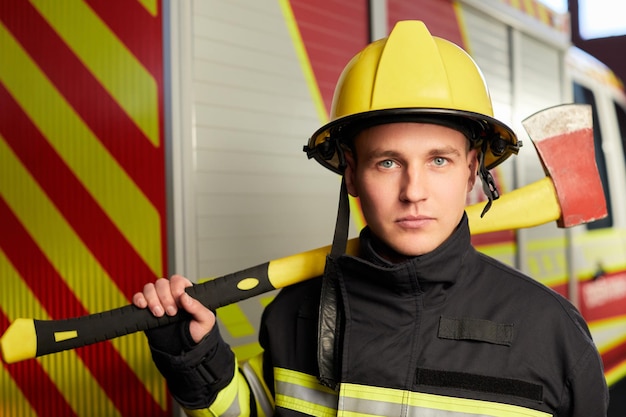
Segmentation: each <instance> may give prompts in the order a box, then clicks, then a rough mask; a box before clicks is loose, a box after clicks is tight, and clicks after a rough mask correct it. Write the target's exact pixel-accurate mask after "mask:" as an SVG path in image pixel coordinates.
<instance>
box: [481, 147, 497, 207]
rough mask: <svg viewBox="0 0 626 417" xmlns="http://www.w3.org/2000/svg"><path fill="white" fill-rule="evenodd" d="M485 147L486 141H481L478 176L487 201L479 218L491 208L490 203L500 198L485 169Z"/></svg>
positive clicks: (494, 183) (492, 180)
mask: <svg viewBox="0 0 626 417" xmlns="http://www.w3.org/2000/svg"><path fill="white" fill-rule="evenodd" d="M487 145H488V144H487V141H483V143H482V146H481V152H480V156H479V160H478V175H479V176H480V181H481V182H482V186H483V192H484V193H485V195H486V196H487V200H488V201H487V205H485V208H483V211H482V213H480V217H481V218H482V217H483V216H484V215H485V213H487V212H488V211H489V209H490V208H491V203H492V201H493V200H497V199H498V198H500V193H499V192H498V188H497V187H496V182H495V181H494V179H493V177H492V176H491V173H490V172H489V171H488V170H487V168H485V154H486V153H487Z"/></svg>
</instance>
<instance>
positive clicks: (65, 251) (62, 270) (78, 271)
mask: <svg viewBox="0 0 626 417" xmlns="http://www.w3.org/2000/svg"><path fill="white" fill-rule="evenodd" d="M0 161H2V164H0V196H1V197H2V198H4V199H5V201H6V202H7V204H8V205H9V207H11V210H12V211H13V213H15V215H16V216H17V217H18V218H19V220H20V222H21V223H22V225H23V226H24V227H25V228H26V230H27V231H28V233H29V234H30V236H31V237H32V238H33V240H34V241H35V242H36V243H37V245H38V246H39V248H40V249H41V250H42V251H43V252H44V253H45V255H46V257H47V258H48V260H49V261H50V263H51V264H52V265H54V267H55V268H56V270H57V271H58V272H59V274H60V275H61V276H62V277H63V279H64V280H65V282H66V283H67V285H68V286H69V287H70V288H71V290H72V292H73V293H74V294H75V295H76V297H77V298H78V299H79V300H80V302H81V304H82V305H83V306H85V308H86V309H87V310H88V311H91V312H99V311H105V310H110V309H112V308H116V307H119V306H122V305H125V304H128V300H127V299H126V297H125V296H124V295H123V294H122V293H121V292H120V291H119V289H118V288H117V286H116V285H115V283H114V282H113V280H111V277H110V276H108V274H107V273H106V271H104V270H103V269H102V267H101V266H100V264H99V263H98V261H97V260H96V259H95V258H94V257H93V256H92V254H91V253H90V252H89V250H88V249H87V248H86V247H85V245H83V243H82V242H81V240H80V238H79V237H78V236H76V234H75V233H74V231H73V230H72V229H71V227H70V226H69V225H68V224H67V222H66V221H65V219H64V218H63V216H62V215H61V214H60V213H59V212H58V211H57V209H56V207H55V206H54V205H53V204H52V202H51V201H50V200H49V199H48V197H47V196H46V195H45V193H44V192H43V190H41V188H40V187H39V185H38V184H37V183H36V182H35V180H34V179H33V178H32V177H31V175H30V173H29V172H28V171H26V170H25V169H24V167H23V166H22V165H21V164H20V162H19V160H18V159H17V157H16V156H15V154H14V153H13V152H12V150H11V149H10V148H9V147H8V146H7V145H6V142H5V140H4V138H3V137H2V135H0ZM0 276H2V277H3V278H2V280H0V282H4V279H5V278H4V276H3V275H0ZM3 294H11V296H12V294H13V293H11V292H6V291H5V292H4V293H3ZM22 299H23V298H22ZM14 300H20V298H18V297H16V298H15V299H13V298H8V299H7V302H8V303H10V304H13V305H15V304H18V303H15V301H14ZM3 305H9V304H3ZM3 308H6V307H3ZM22 317H41V314H35V315H33V314H26V315H22ZM112 342H113V343H112V344H113V346H114V347H115V349H116V350H117V351H118V352H119V353H120V355H121V356H122V358H124V360H125V361H126V362H127V363H128V365H129V366H130V367H131V369H133V371H134V372H135V373H136V374H137V376H138V378H139V379H140V380H141V381H142V383H143V384H144V385H145V386H146V388H147V389H148V390H149V391H150V392H151V395H152V396H153V397H154V398H155V401H157V402H158V403H159V404H160V405H161V406H162V407H163V409H165V408H166V402H167V399H166V397H167V396H166V394H165V388H164V385H163V383H162V382H163V381H162V379H161V378H160V377H159V376H158V373H157V372H156V370H155V369H154V367H151V366H147V364H149V362H150V351H149V349H148V346H147V344H146V343H145V339H144V338H143V334H141V333H134V334H132V335H129V336H126V337H123V338H118V339H114V340H113V341H112ZM76 386H80V385H79V384H77V385H76ZM81 396H82V395H81Z"/></svg>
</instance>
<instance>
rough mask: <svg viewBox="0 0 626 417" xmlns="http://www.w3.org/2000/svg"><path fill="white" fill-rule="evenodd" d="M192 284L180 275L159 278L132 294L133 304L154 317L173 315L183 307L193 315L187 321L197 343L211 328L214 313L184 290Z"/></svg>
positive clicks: (213, 321) (213, 323)
mask: <svg viewBox="0 0 626 417" xmlns="http://www.w3.org/2000/svg"><path fill="white" fill-rule="evenodd" d="M192 285H193V284H192V283H191V281H190V280H188V279H187V278H185V277H183V276H182V275H172V277H171V278H170V279H169V280H168V279H165V278H159V279H158V280H156V281H155V282H154V283H148V284H146V285H145V286H144V287H143V291H142V292H138V293H136V294H135V295H133V304H134V305H135V306H136V307H139V308H148V309H150V311H151V312H152V314H153V315H154V316H156V317H162V316H163V315H164V314H167V315H168V316H173V315H175V314H176V313H177V312H178V309H179V308H182V309H184V310H185V311H186V312H187V313H189V314H190V315H191V316H192V317H193V320H191V322H190V323H189V332H190V333H191V337H192V339H193V340H194V342H196V343H198V342H200V340H202V338H203V337H204V336H206V335H207V334H208V333H209V332H210V331H211V330H212V329H213V326H214V325H215V314H213V312H212V311H211V310H209V309H208V308H206V307H205V306H203V305H202V304H201V303H200V302H199V301H198V300H196V299H194V298H193V297H191V296H190V295H189V294H187V293H186V292H185V288H187V287H190V286H192Z"/></svg>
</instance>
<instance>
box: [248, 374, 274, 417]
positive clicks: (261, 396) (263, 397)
mask: <svg viewBox="0 0 626 417" xmlns="http://www.w3.org/2000/svg"><path fill="white" fill-rule="evenodd" d="M241 370H242V372H243V374H244V376H245V377H246V380H247V381H248V384H249V385H250V389H251V390H252V393H253V394H254V398H255V400H256V403H257V404H258V405H259V407H261V410H263V415H265V416H271V415H273V414H274V408H273V407H272V404H271V403H270V400H269V398H267V394H266V393H265V389H264V388H263V383H262V382H261V381H260V380H259V377H258V376H257V374H256V373H255V372H254V369H252V366H251V365H250V363H248V362H246V363H244V364H243V366H242V367H241Z"/></svg>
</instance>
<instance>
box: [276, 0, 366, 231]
mask: <svg viewBox="0 0 626 417" xmlns="http://www.w3.org/2000/svg"><path fill="white" fill-rule="evenodd" d="M278 2H279V3H280V8H281V10H282V12H283V17H284V18H285V23H286V25H287V30H288V31H289V35H290V36H291V41H292V43H293V46H294V48H295V50H296V55H297V56H298V61H299V63H300V67H301V68H302V73H303V75H304V78H305V80H306V83H307V86H308V88H309V93H310V94H311V98H312V99H313V104H314V105H315V109H316V110H317V115H318V117H319V119H320V123H321V124H323V123H327V122H328V112H327V110H326V106H325V105H324V99H323V98H322V93H321V92H320V89H319V85H318V83H317V79H316V78H315V73H314V72H313V67H312V66H311V60H310V59H309V54H308V53H307V52H306V48H305V46H304V41H303V40H302V36H301V34H300V30H299V29H298V23H297V22H296V17H295V16H294V14H293V9H292V8H291V4H290V3H289V0H278ZM320 126H321V125H320ZM349 203H350V212H351V213H352V220H353V222H354V224H355V227H356V228H357V230H360V229H362V228H363V227H365V218H364V217H363V215H362V214H361V208H360V205H359V203H358V200H357V199H356V198H354V197H352V196H349Z"/></svg>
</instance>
